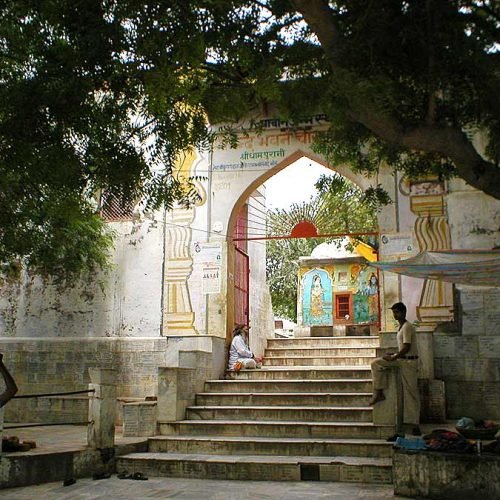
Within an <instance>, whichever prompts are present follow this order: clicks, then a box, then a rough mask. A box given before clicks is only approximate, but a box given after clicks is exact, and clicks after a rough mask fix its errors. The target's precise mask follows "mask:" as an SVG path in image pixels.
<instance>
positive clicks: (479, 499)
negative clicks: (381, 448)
mask: <svg viewBox="0 0 500 500" xmlns="http://www.w3.org/2000/svg"><path fill="white" fill-rule="evenodd" d="M393 468H394V494H395V495H403V496H409V497H418V498H433V499H443V500H444V499H450V500H455V499H457V498H467V500H485V499H486V498H491V499H493V498H500V483H499V481H498V478H499V477H500V456H498V455H493V454H482V455H473V454H458V453H440V452H431V451H421V452H411V451H407V450H396V451H395V453H394V457H393Z"/></svg>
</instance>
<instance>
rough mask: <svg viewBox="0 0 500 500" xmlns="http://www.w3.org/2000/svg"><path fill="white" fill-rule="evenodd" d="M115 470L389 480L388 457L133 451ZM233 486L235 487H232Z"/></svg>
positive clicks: (270, 478) (266, 478)
mask: <svg viewBox="0 0 500 500" xmlns="http://www.w3.org/2000/svg"><path fill="white" fill-rule="evenodd" d="M117 471H118V472H119V473H120V472H124V471H127V472H129V473H135V472H142V473H143V474H145V475H147V476H148V477H158V476H161V477H184V478H197V479H200V478H210V479H234V480H253V481H300V480H308V479H309V480H320V481H343V482H365V483H378V484H381V483H391V482H392V459H390V458H370V457H345V456H330V457H311V456H281V455H279V456H269V455H203V454H194V455H193V454H174V453H135V454H131V455H125V456H122V457H118V458H117ZM235 488H237V486H235Z"/></svg>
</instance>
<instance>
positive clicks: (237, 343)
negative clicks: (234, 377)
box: [228, 325, 261, 371]
mask: <svg viewBox="0 0 500 500" xmlns="http://www.w3.org/2000/svg"><path fill="white" fill-rule="evenodd" d="M247 338H248V326H246V325H238V326H237V327H236V328H235V329H234V331H233V340H232V342H231V347H230V348H229V363H228V365H229V366H228V369H229V370H234V371H239V370H241V369H250V370H251V369H254V368H260V364H261V359H260V358H256V357H255V356H254V354H253V352H252V351H251V350H250V347H248V345H247Z"/></svg>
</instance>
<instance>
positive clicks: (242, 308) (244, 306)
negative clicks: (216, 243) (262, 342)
mask: <svg viewBox="0 0 500 500" xmlns="http://www.w3.org/2000/svg"><path fill="white" fill-rule="evenodd" d="M234 255H235V263H234V264H235V265H234V323H235V325H246V326H249V324H250V322H249V306H250V300H249V285H250V268H249V261H248V255H247V254H246V253H245V252H244V251H243V250H241V249H239V248H238V247H235V249H234Z"/></svg>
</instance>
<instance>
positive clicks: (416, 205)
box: [410, 180, 453, 330]
mask: <svg viewBox="0 0 500 500" xmlns="http://www.w3.org/2000/svg"><path fill="white" fill-rule="evenodd" d="M410 192H411V199H410V204H411V205H410V206H411V210H412V212H413V213H414V214H416V215H417V216H418V218H417V220H416V221H415V236H416V238H417V242H418V246H419V250H420V251H421V252H424V251H432V250H447V249H449V248H450V245H451V241H450V228H449V226H448V216H447V215H446V207H445V200H444V197H445V191H444V186H443V184H442V183H441V182H438V181H436V180H427V181H419V182H412V183H411V187H410ZM417 317H418V319H419V320H420V321H421V323H422V325H423V326H424V328H425V329H426V330H429V329H430V330H434V328H435V327H436V325H437V324H438V323H441V322H446V321H451V320H452V319H453V286H452V284H451V283H446V282H444V281H437V280H425V281H424V286H423V288H422V294H421V296H420V304H419V306H418V307H417Z"/></svg>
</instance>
